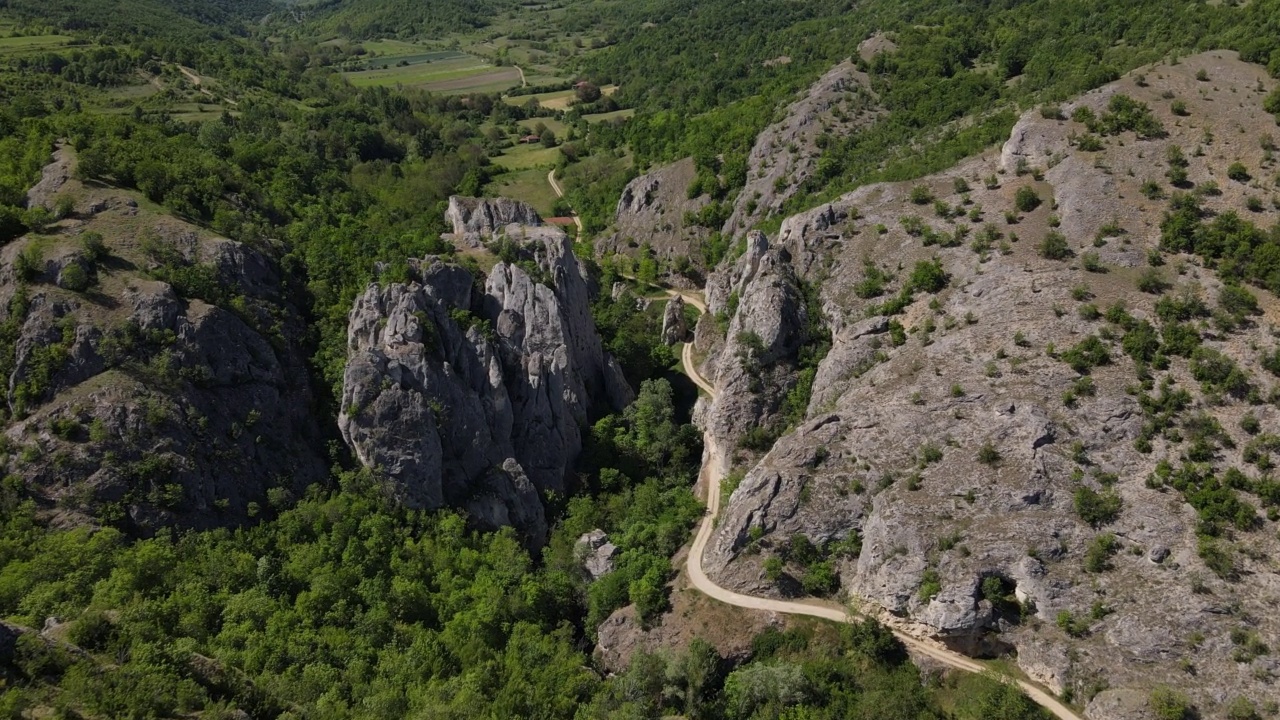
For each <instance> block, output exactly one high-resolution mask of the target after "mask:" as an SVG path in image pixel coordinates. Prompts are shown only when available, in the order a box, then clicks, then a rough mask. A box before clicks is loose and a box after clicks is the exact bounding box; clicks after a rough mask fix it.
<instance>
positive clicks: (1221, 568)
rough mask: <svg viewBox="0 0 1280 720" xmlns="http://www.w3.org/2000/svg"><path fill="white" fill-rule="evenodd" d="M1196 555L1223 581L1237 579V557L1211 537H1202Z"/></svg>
mask: <svg viewBox="0 0 1280 720" xmlns="http://www.w3.org/2000/svg"><path fill="white" fill-rule="evenodd" d="M1196 553H1197V554H1198V555H1199V556H1200V559H1201V560H1203V561H1204V564H1205V567H1207V568H1209V569H1210V570H1212V571H1213V574H1214V575H1217V576H1218V577H1220V578H1222V579H1223V580H1233V579H1235V577H1236V562H1235V556H1234V555H1233V553H1232V552H1231V549H1230V548H1229V547H1225V546H1223V545H1222V543H1219V542H1218V541H1217V540H1214V539H1213V538H1211V537H1204V536H1201V537H1200V539H1199V542H1198V543H1197V546H1196Z"/></svg>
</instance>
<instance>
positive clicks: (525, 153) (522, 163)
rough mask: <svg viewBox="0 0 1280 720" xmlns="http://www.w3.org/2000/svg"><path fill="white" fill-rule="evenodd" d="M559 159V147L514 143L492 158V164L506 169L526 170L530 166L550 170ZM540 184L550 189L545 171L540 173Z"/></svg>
mask: <svg viewBox="0 0 1280 720" xmlns="http://www.w3.org/2000/svg"><path fill="white" fill-rule="evenodd" d="M559 160H560V149H559V148H545V147H542V145H541V144H540V143H534V144H531V145H516V146H514V147H512V148H509V149H508V150H507V151H506V152H504V153H502V154H501V155H499V156H498V157H495V158H493V164H494V165H497V166H498V167H501V168H505V169H507V170H528V169H530V168H543V169H546V170H550V169H551V168H553V167H555V166H556V163H557V162H558V161H559ZM561 182H563V181H561ZM542 184H543V185H547V191H548V192H550V191H551V186H550V185H548V183H547V174H546V173H545V172H544V173H543V174H542Z"/></svg>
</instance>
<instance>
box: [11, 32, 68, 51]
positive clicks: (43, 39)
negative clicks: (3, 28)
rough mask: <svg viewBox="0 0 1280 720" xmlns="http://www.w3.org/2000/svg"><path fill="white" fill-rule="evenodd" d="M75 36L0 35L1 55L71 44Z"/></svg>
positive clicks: (43, 49)
mask: <svg viewBox="0 0 1280 720" xmlns="http://www.w3.org/2000/svg"><path fill="white" fill-rule="evenodd" d="M73 40H74V38H70V37H67V36H66V35H20V36H15V37H0V55H19V54H22V53H28V52H42V51H45V50H51V49H53V48H58V47H64V46H66V45H69V44H71V42H72V41H73Z"/></svg>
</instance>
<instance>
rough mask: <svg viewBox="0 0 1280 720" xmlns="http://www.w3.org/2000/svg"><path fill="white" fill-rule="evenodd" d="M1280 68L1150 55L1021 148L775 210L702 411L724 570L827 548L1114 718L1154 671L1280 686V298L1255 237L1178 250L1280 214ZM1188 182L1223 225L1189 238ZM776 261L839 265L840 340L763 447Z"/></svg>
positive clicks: (1260, 690)
mask: <svg viewBox="0 0 1280 720" xmlns="http://www.w3.org/2000/svg"><path fill="white" fill-rule="evenodd" d="M1273 85H1274V83H1273V81H1272V80H1270V79H1268V78H1267V76H1266V72H1265V70H1264V69H1263V68H1260V67H1256V66H1253V65H1248V64H1245V63H1241V62H1240V61H1238V60H1237V59H1236V58H1235V56H1234V55H1233V54H1231V53H1207V54H1203V55H1198V56H1194V57H1190V58H1184V59H1182V60H1181V62H1180V63H1178V64H1171V65H1170V64H1165V65H1157V66H1153V67H1150V68H1146V69H1144V70H1142V71H1141V72H1135V73H1134V74H1132V75H1131V76H1128V77H1126V78H1123V79H1121V80H1119V81H1117V82H1115V83H1113V84H1111V85H1108V86H1106V87H1103V88H1100V89H1098V90H1095V91H1093V92H1090V93H1088V94H1087V95H1085V96H1083V97H1081V98H1079V99H1078V100H1076V101H1074V102H1072V103H1069V104H1066V105H1064V106H1063V107H1061V108H1060V109H1057V108H1048V109H1045V110H1044V111H1043V112H1042V111H1041V110H1040V109H1037V110H1033V111H1031V112H1029V113H1027V114H1026V115H1025V116H1024V117H1023V118H1022V119H1021V121H1019V122H1018V123H1017V126H1016V127H1015V128H1014V130H1013V132H1012V134H1011V137H1010V139H1009V141H1008V143H1006V144H1005V146H1004V148H1003V149H1002V151H1001V152H993V153H989V154H987V155H985V156H982V157H978V158H974V159H972V160H970V161H967V162H965V163H964V164H962V165H960V166H958V167H956V168H953V169H952V170H950V171H947V172H945V173H941V174H939V175H936V176H933V177H928V178H924V179H922V180H920V181H918V182H916V183H909V184H887V185H873V186H868V187H864V188H861V189H859V190H857V191H855V192H853V193H851V194H849V195H847V196H845V197H842V198H840V199H839V200H837V201H835V202H833V203H831V204H830V205H826V206H823V207H819V208H815V209H814V210H811V211H809V212H806V213H804V214H802V215H798V216H796V217H793V218H789V219H788V220H786V221H785V222H784V223H783V225H782V227H781V230H780V231H779V234H778V237H777V238H774V239H772V240H770V239H767V238H753V239H751V241H750V243H749V249H748V251H747V254H746V255H745V256H744V257H743V258H739V259H738V260H736V261H734V263H735V264H733V265H731V266H729V265H726V266H725V267H723V268H722V269H721V270H720V271H718V272H717V273H716V274H715V275H714V276H713V277H712V279H711V284H710V286H709V287H708V291H707V298H708V304H709V305H710V306H711V308H712V310H713V312H714V311H719V312H720V313H721V316H722V318H724V320H722V321H721V323H719V324H717V323H716V322H714V320H713V319H712V318H705V319H704V321H703V322H702V323H701V324H700V326H699V329H698V334H697V339H698V347H699V349H700V350H701V351H702V352H705V353H707V359H706V361H705V365H706V368H707V371H708V374H709V376H712V377H715V378H716V384H717V386H718V389H719V391H720V396H719V397H718V398H717V400H716V402H715V403H714V404H713V405H711V406H710V407H707V408H704V412H703V414H702V420H703V422H704V423H705V424H706V426H707V427H708V428H709V429H710V430H711V432H712V433H713V434H714V435H716V436H717V440H718V442H720V443H721V447H722V448H723V449H725V450H728V451H731V452H733V453H734V454H735V455H736V462H737V465H738V467H739V468H740V469H741V470H742V471H743V472H744V473H745V476H744V477H743V478H742V479H741V481H740V484H739V485H738V486H737V488H736V490H734V492H733V494H732V497H731V499H730V501H729V502H728V504H727V507H726V508H725V509H724V510H723V513H722V516H721V518H720V521H719V523H718V525H717V529H716V533H715V535H714V537H713V539H712V542H711V543H710V545H709V548H708V552H707V555H706V557H705V560H704V562H705V567H706V568H707V569H708V572H709V573H710V574H711V575H712V577H713V578H714V579H715V580H716V581H717V582H719V583H720V584H723V585H725V586H726V587H729V588H732V589H735V590H740V591H745V592H749V593H754V594H765V595H774V596H783V595H788V594H803V592H804V590H803V589H802V587H810V588H819V589H821V588H822V586H823V584H824V583H822V582H821V574H822V573H824V572H826V571H827V570H830V571H832V572H833V573H834V574H836V575H837V576H838V583H837V586H838V587H839V588H840V589H843V590H844V591H847V592H848V593H849V594H850V595H851V596H852V597H855V598H861V599H863V600H865V601H869V602H871V603H874V604H878V605H881V606H883V607H885V608H888V609H889V610H890V611H892V612H894V613H896V614H899V615H901V616H904V617H907V618H910V619H911V620H914V621H916V622H918V623H919V624H920V627H921V628H923V629H924V630H925V631H926V632H929V633H931V634H933V635H935V636H937V637H939V638H941V639H943V640H944V641H946V642H948V643H949V644H951V645H952V646H953V647H955V648H957V649H961V650H963V651H965V652H969V653H972V654H975V655H995V654H1002V653H1013V654H1015V655H1016V659H1017V662H1018V664H1019V666H1020V667H1021V668H1022V669H1023V670H1024V671H1026V672H1027V673H1028V674H1029V675H1030V676H1031V677H1032V678H1034V679H1036V680H1039V681H1041V682H1043V683H1044V684H1045V685H1047V686H1048V687H1050V688H1052V689H1053V690H1055V691H1059V692H1063V693H1067V694H1069V695H1070V696H1071V697H1073V698H1074V699H1075V700H1076V701H1077V702H1079V703H1080V704H1081V705H1082V706H1083V705H1085V704H1088V712H1087V714H1088V715H1089V716H1090V717H1098V718H1102V717H1106V718H1138V717H1144V716H1145V715H1144V713H1147V712H1149V709H1148V708H1147V705H1146V703H1145V698H1146V696H1147V694H1148V693H1149V692H1150V691H1151V690H1152V689H1153V688H1154V687H1156V686H1158V685H1168V686H1174V687H1177V688H1179V689H1180V690H1182V691H1185V692H1186V693H1187V694H1188V695H1189V696H1190V698H1191V700H1192V701H1193V702H1194V703H1195V704H1196V705H1197V706H1198V707H1199V709H1200V712H1201V713H1202V714H1203V715H1205V716H1208V717H1217V716H1221V715H1223V714H1224V713H1225V708H1226V706H1227V704H1228V703H1230V702H1232V701H1233V700H1235V699H1236V698H1239V697H1243V698H1246V699H1248V700H1249V701H1252V702H1254V703H1256V704H1258V705H1259V706H1261V705H1262V704H1263V703H1264V702H1265V701H1266V700H1268V699H1274V698H1275V697H1276V696H1277V684H1276V683H1277V678H1278V677H1280V660H1278V659H1277V656H1276V655H1275V654H1274V653H1275V651H1276V650H1275V649H1276V648H1278V647H1280V619H1278V617H1277V615H1276V613H1275V607H1276V606H1277V604H1280V565H1278V563H1280V541H1278V540H1277V531H1278V530H1280V523H1278V522H1277V521H1280V507H1278V505H1280V492H1277V491H1276V490H1275V483H1274V480H1272V479H1271V471H1270V470H1269V468H1270V466H1271V460H1270V457H1271V455H1273V454H1274V453H1276V452H1280V439H1278V438H1277V434H1280V411H1278V410H1277V403H1280V377H1277V372H1280V354H1277V345H1278V341H1277V337H1278V335H1277V333H1278V332H1280V331H1278V330H1277V328H1278V327H1280V304H1278V303H1277V299H1276V297H1275V296H1274V295H1272V294H1271V292H1268V291H1267V290H1265V289H1263V288H1260V287H1256V286H1254V287H1249V288H1248V291H1249V293H1250V294H1251V295H1252V296H1254V297H1255V298H1256V302H1257V307H1256V308H1252V307H1249V303H1248V302H1247V301H1242V300H1241V295H1240V292H1239V291H1238V290H1232V289H1231V288H1229V287H1228V286H1227V285H1226V284H1225V283H1224V280H1225V279H1227V278H1229V277H1230V275H1232V274H1234V273H1244V272H1245V269H1244V267H1243V266H1242V265H1240V264H1239V263H1237V264H1232V263H1230V262H1226V261H1220V262H1219V263H1218V264H1217V265H1216V267H1213V266H1211V263H1210V262H1209V261H1207V260H1205V259H1204V258H1203V257H1202V256H1198V255H1195V254H1191V253H1187V252H1174V250H1178V249H1184V250H1185V249H1193V250H1194V249H1196V248H1204V247H1206V245H1205V243H1212V242H1223V241H1225V242H1234V243H1244V244H1245V245H1244V246H1243V247H1255V248H1256V247H1259V246H1260V245H1261V244H1263V243H1265V242H1266V240H1265V238H1266V234H1265V233H1258V234H1250V233H1249V231H1248V229H1247V226H1246V225H1245V224H1244V223H1245V222H1248V223H1251V224H1253V225H1256V226H1257V227H1260V228H1264V229H1265V228H1268V227H1270V226H1272V225H1274V224H1275V223H1276V220H1277V217H1278V216H1280V202H1276V201H1274V200H1273V196H1274V194H1275V188H1274V178H1275V176H1276V173H1277V169H1278V168H1277V166H1276V165H1275V162H1274V159H1273V151H1272V149H1271V148H1274V142H1273V141H1272V138H1273V137H1275V136H1277V134H1278V133H1280V129H1277V127H1276V121H1275V119H1273V118H1272V116H1270V115H1269V114H1267V113H1266V112H1265V111H1264V110H1263V108H1262V102H1263V98H1264V97H1265V94H1266V93H1267V92H1269V91H1270V90H1271V89H1272V87H1273ZM1117 98H1120V99H1117ZM1125 99H1131V100H1133V101H1136V103H1137V104H1134V103H1128V102H1126V101H1125ZM1141 106H1146V107H1147V108H1149V110H1150V118H1151V119H1152V120H1154V121H1155V124H1154V125H1152V124H1151V123H1149V122H1146V120H1144V118H1145V117H1146V116H1145V114H1144V113H1143V112H1142V110H1141ZM1084 109H1087V112H1085V111H1084ZM1059 110H1060V112H1058V111H1059ZM1175 110H1176V111H1177V112H1175ZM1071 118H1074V119H1071ZM1173 148H1177V149H1176V150H1175V149H1173ZM1235 163H1239V166H1238V167H1233V164H1235ZM1175 193H1186V194H1188V195H1187V196H1188V197H1191V196H1194V197H1196V198H1197V199H1198V207H1199V208H1200V209H1201V210H1200V215H1199V216H1198V217H1199V222H1200V223H1201V224H1202V225H1203V226H1205V227H1206V228H1208V229H1201V230H1198V231H1196V232H1194V233H1191V235H1192V236H1193V237H1194V238H1195V239H1194V240H1193V241H1192V244H1191V246H1190V247H1189V248H1188V247H1186V246H1182V247H1181V248H1179V247H1175V246H1174V243H1173V242H1172V241H1171V240H1170V239H1169V238H1170V237H1176V236H1177V233H1178V232H1179V231H1178V222H1180V221H1178V220H1175V221H1173V223H1172V224H1170V223H1169V222H1168V221H1166V218H1167V217H1168V213H1169V212H1170V197H1171V196H1172V195H1173V194H1175ZM1182 217H1183V218H1184V219H1185V217H1186V215H1185V214H1184V215H1183V216H1182ZM1162 224H1164V225H1165V230H1164V232H1163V234H1164V235H1165V236H1166V239H1165V245H1164V251H1163V252H1162V251H1161V240H1162V227H1161V226H1162ZM1215 238H1217V239H1216V240H1215ZM1224 238H1231V240H1224ZM1272 242H1274V241H1272ZM1233 247H1234V246H1233ZM1206 252H1207V251H1206ZM765 258H772V260H768V261H767V262H766V261H765ZM1252 262H1266V261H1265V260H1263V259H1262V257H1261V256H1259V257H1256V258H1254V260H1252ZM770 264H771V265H772V269H770V270H769V272H770V274H771V275H772V276H774V277H776V278H790V277H794V278H797V279H798V280H802V281H804V282H808V283H813V284H816V285H819V286H820V292H819V301H818V305H820V307H821V312H822V314H823V316H824V322H825V323H826V325H827V326H828V328H829V329H830V332H831V335H832V347H831V349H830V352H829V353H827V354H826V356H825V358H824V359H823V360H822V362H821V363H820V364H819V365H818V366H817V368H816V371H815V373H814V376H813V386H812V393H811V395H810V398H809V403H808V407H807V409H806V410H805V412H804V413H803V417H802V418H801V419H799V420H797V421H795V422H794V425H793V426H792V427H790V428H789V429H787V431H786V433H785V434H784V435H783V436H782V437H781V439H780V440H778V441H777V442H776V443H775V444H773V445H772V448H771V449H770V450H769V451H768V452H767V453H765V454H764V455H763V456H761V455H760V454H758V453H756V452H753V451H751V449H750V448H749V447H746V446H745V445H746V444H744V443H742V442H738V443H737V444H736V445H735V444H734V440H735V439H739V440H740V439H741V438H742V437H744V433H743V432H742V431H740V430H739V431H735V430H733V428H735V427H737V426H739V425H741V424H742V423H744V422H748V423H751V422H763V423H769V422H776V420H774V419H773V418H775V417H776V415H772V416H771V415H770V414H769V413H767V412H753V411H752V410H751V408H755V407H757V406H758V405H759V404H760V401H759V397H760V396H761V393H762V391H763V392H767V391H768V387H767V386H766V387H762V386H761V385H760V384H757V385H755V386H752V384H751V383H748V382H742V381H741V380H740V378H739V373H740V370H739V369H738V368H740V366H741V363H740V362H739V360H738V358H740V357H741V355H742V343H743V341H744V339H745V340H747V341H749V342H750V343H751V344H754V345H757V347H759V346H761V345H762V346H763V347H764V348H766V349H768V348H773V347H774V346H775V345H776V346H779V347H784V346H787V345H788V340H787V333H786V330H785V329H786V328H791V327H794V326H795V324H796V323H797V322H798V320H799V318H798V317H797V316H796V315H795V302H794V301H793V300H785V299H784V296H785V294H786V293H785V291H784V290H783V289H782V286H780V285H779V284H778V283H766V284H761V283H760V282H759V280H758V279H756V280H748V281H746V282H742V278H743V277H744V276H750V275H751V274H752V272H751V271H750V268H752V267H762V268H763V267H769V266H770ZM1250 267H1252V266H1250ZM755 273H756V277H757V278H759V277H760V271H759V270H756V271H755ZM1275 280H1277V281H1280V277H1278V278H1275ZM1268 282H1270V281H1268ZM784 284H785V283H784ZM1264 284H1265V283H1264ZM1277 287H1280V284H1278V285H1277ZM731 296H732V298H731ZM773 328H777V329H779V330H780V332H779V333H776V334H775V333H774V332H773V330H772V329H773ZM747 331H751V332H754V333H756V334H758V336H759V337H758V340H759V341H761V342H759V343H757V341H756V339H755V338H752V337H751V335H750V334H747ZM767 354H768V353H767V350H766V352H764V353H762V354H761V356H762V357H763V356H764V355H767ZM762 365H763V366H765V367H766V368H767V366H768V365H769V363H767V362H765V363H762ZM744 418H747V420H745V421H744ZM778 429H779V430H782V429H783V428H781V427H779V428H778ZM771 556H777V557H778V558H779V559H780V560H782V565H781V568H782V570H781V572H780V573H777V572H776V570H775V571H769V572H767V571H766V569H767V565H768V563H766V562H765V561H766V560H767V559H768V558H770V557H771ZM806 581H807V582H806ZM830 589H834V588H830ZM1108 688H1110V689H1108ZM1104 690H1105V692H1104ZM1135 698H1136V699H1135Z"/></svg>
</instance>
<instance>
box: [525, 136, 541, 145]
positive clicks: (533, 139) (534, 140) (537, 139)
mask: <svg viewBox="0 0 1280 720" xmlns="http://www.w3.org/2000/svg"><path fill="white" fill-rule="evenodd" d="M520 142H521V143H523V144H525V145H529V144H532V143H539V142H542V138H541V137H540V136H538V135H525V136H524V137H522V138H520Z"/></svg>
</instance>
